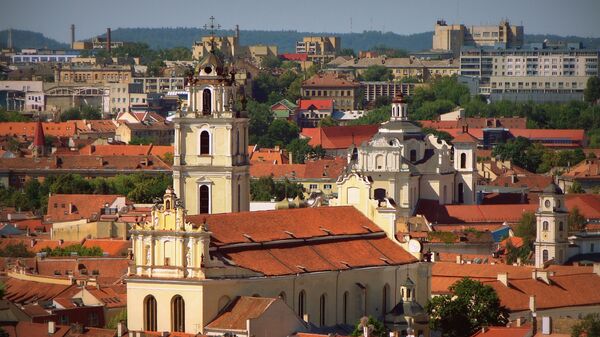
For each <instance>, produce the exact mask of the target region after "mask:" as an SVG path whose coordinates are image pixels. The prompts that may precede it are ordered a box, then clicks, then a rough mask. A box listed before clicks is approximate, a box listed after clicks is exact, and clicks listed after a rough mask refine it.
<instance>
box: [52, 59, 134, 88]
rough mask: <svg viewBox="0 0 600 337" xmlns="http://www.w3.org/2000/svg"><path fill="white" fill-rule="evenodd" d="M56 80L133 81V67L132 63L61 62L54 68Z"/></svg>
mask: <svg viewBox="0 0 600 337" xmlns="http://www.w3.org/2000/svg"><path fill="white" fill-rule="evenodd" d="M54 81H55V82H59V83H77V84H82V83H85V84H108V83H121V84H124V83H131V82H132V81H133V67H132V66H130V65H82V64H69V63H66V64H59V65H57V66H56V68H55V69H54Z"/></svg>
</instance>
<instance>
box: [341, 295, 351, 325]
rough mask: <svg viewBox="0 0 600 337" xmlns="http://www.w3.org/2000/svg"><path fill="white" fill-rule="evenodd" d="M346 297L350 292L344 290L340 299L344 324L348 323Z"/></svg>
mask: <svg viewBox="0 0 600 337" xmlns="http://www.w3.org/2000/svg"><path fill="white" fill-rule="evenodd" d="M348 297H350V294H349V293H348V292H347V291H346V292H345V293H344V298H343V299H342V300H343V303H342V311H343V312H342V318H343V319H344V324H348Z"/></svg>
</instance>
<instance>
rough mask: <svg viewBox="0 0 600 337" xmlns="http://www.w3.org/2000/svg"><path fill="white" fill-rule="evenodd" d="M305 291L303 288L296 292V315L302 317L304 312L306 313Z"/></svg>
mask: <svg viewBox="0 0 600 337" xmlns="http://www.w3.org/2000/svg"><path fill="white" fill-rule="evenodd" d="M305 310H306V293H305V292H304V290H302V291H300V294H298V316H300V317H302V319H304V314H305V313H306V311H305Z"/></svg>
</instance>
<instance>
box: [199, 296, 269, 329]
mask: <svg viewBox="0 0 600 337" xmlns="http://www.w3.org/2000/svg"><path fill="white" fill-rule="evenodd" d="M275 301H276V299H274V298H264V297H247V296H240V297H238V298H236V299H235V300H234V301H233V302H232V303H231V304H229V305H228V306H227V307H226V308H225V309H223V311H221V313H220V314H219V316H217V318H215V319H214V320H213V321H212V322H210V323H208V325H206V327H205V328H206V329H215V330H238V331H245V330H246V328H247V325H246V322H247V320H249V319H256V318H258V317H260V316H261V315H262V314H263V313H264V312H265V311H266V310H267V309H268V308H269V306H271V304H273V303H274V302H275Z"/></svg>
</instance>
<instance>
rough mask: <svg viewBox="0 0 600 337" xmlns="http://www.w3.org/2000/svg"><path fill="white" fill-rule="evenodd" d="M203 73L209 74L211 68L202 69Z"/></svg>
mask: <svg viewBox="0 0 600 337" xmlns="http://www.w3.org/2000/svg"><path fill="white" fill-rule="evenodd" d="M204 72H205V73H206V74H210V73H211V72H212V68H211V67H205V68H204Z"/></svg>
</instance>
